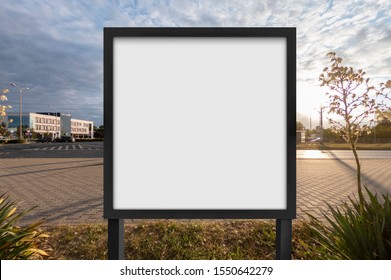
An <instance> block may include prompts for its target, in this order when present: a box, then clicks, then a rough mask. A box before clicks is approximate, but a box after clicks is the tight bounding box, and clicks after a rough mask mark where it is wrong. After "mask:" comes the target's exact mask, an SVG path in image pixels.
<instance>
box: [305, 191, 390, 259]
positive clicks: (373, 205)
mask: <svg viewBox="0 0 391 280" xmlns="http://www.w3.org/2000/svg"><path fill="white" fill-rule="evenodd" d="M365 190H366V193H367V194H368V198H367V199H365V200H362V201H361V202H360V200H357V199H352V198H349V202H350V203H349V202H344V203H343V204H342V205H341V206H339V207H336V208H335V207H332V206H331V205H329V204H328V208H329V210H330V211H331V213H332V217H329V216H328V215H326V213H323V215H324V217H325V218H326V220H327V222H328V223H329V224H328V225H327V224H323V223H322V222H321V221H319V220H318V219H317V218H315V217H314V216H312V215H309V216H310V217H311V223H310V224H309V229H310V232H311V233H312V236H313V237H315V239H314V240H315V241H316V243H318V244H319V245H320V246H322V247H324V248H325V249H326V250H327V251H329V253H330V254H332V255H334V256H335V257H336V258H338V259H352V260H375V259H383V260H385V259H391V196H390V195H389V194H387V195H384V194H383V195H382V196H381V198H379V197H378V195H377V194H373V193H371V192H370V191H369V190H368V188H366V187H365Z"/></svg>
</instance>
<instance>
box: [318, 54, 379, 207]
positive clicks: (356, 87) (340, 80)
mask: <svg viewBox="0 0 391 280" xmlns="http://www.w3.org/2000/svg"><path fill="white" fill-rule="evenodd" d="M327 56H328V57H329V58H330V66H329V67H326V68H324V69H323V73H322V74H321V75H320V76H319V81H320V82H321V86H327V87H328V88H329V90H330V91H329V92H327V93H326V95H327V97H328V100H329V105H328V109H329V112H328V113H329V122H330V124H331V127H332V129H333V131H334V132H335V133H338V134H340V135H341V136H342V137H343V139H344V140H345V141H346V142H347V143H348V144H349V145H350V148H351V150H352V152H353V155H354V158H355V162H356V167H357V169H356V170H357V173H356V175H357V188H358V193H359V198H360V200H363V199H364V198H363V192H362V186H361V164H360V161H359V158H358V155H357V143H358V140H359V138H360V136H361V135H362V134H363V133H364V132H366V133H370V132H371V131H370V124H371V123H372V122H373V115H374V113H375V111H376V110H377V109H378V104H377V102H376V97H377V96H378V95H379V92H378V91H377V90H376V89H375V87H373V86H370V85H369V78H366V79H365V78H364V76H365V74H366V73H365V72H364V71H363V70H361V69H359V70H357V71H355V70H354V69H353V68H352V67H347V66H344V65H342V64H341V63H342V58H340V57H337V56H336V54H335V52H330V53H328V54H327Z"/></svg>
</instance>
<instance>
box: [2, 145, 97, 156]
mask: <svg viewBox="0 0 391 280" xmlns="http://www.w3.org/2000/svg"><path fill="white" fill-rule="evenodd" d="M0 158H103V142H76V143H34V142H32V143H27V144H7V145H0Z"/></svg>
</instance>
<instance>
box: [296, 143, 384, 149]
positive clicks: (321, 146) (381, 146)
mask: <svg viewBox="0 0 391 280" xmlns="http://www.w3.org/2000/svg"><path fill="white" fill-rule="evenodd" d="M296 149H297V150H350V147H349V145H348V144H346V143H300V144H296ZM357 149H358V150H391V143H382V144H380V143H379V144H364V143H361V144H358V146H357Z"/></svg>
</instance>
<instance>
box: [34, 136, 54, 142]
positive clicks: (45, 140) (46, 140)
mask: <svg viewBox="0 0 391 280" xmlns="http://www.w3.org/2000/svg"><path fill="white" fill-rule="evenodd" d="M35 142H36V143H50V142H53V138H52V137H43V138H39V139H37V140H36V141H35Z"/></svg>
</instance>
